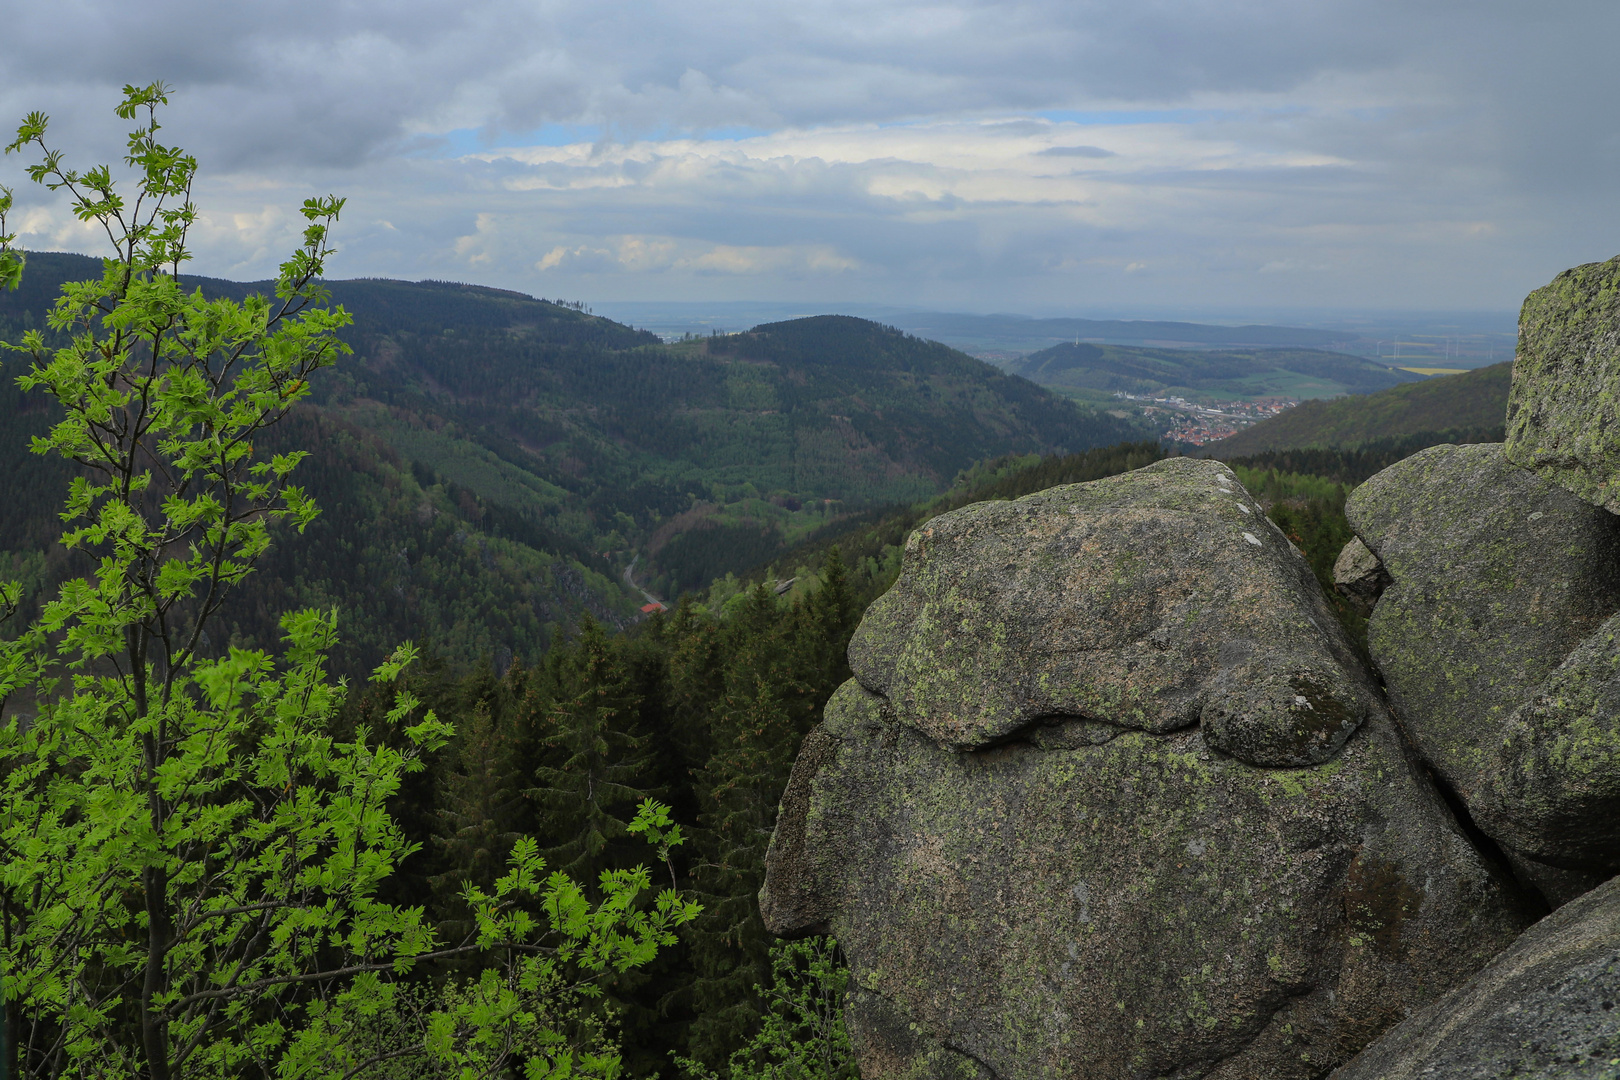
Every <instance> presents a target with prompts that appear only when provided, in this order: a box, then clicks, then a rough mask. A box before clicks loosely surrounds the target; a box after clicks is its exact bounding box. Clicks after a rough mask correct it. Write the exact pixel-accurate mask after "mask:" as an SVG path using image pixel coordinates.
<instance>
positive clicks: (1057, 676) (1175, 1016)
mask: <svg viewBox="0 0 1620 1080" xmlns="http://www.w3.org/2000/svg"><path fill="white" fill-rule="evenodd" d="M851 662H852V667H853V670H854V671H855V673H856V678H855V679H854V680H851V681H850V682H849V683H847V684H845V686H844V687H843V688H842V689H840V690H839V691H838V693H837V694H836V695H835V696H834V698H833V700H832V702H830V703H829V705H828V708H827V711H826V719H825V721H824V723H823V724H822V725H821V726H820V727H819V728H818V729H816V730H815V731H814V732H812V733H811V735H810V736H809V737H808V738H807V739H806V741H805V744H804V747H803V749H802V750H801V752H800V756H799V759H798V761H797V763H796V764H795V767H794V772H793V777H792V780H791V781H790V783H789V786H788V789H787V792H786V794H785V796H784V799H783V804H782V809H781V814H780V817H779V821H778V825H777V831H776V834H775V836H774V838H773V840H772V844H771V849H770V852H769V855H768V858H767V878H766V883H765V888H764V889H763V891H762V892H761V897H760V901H761V908H762V911H763V913H764V916H765V919H766V922H767V925H769V926H770V927H771V929H772V930H773V931H775V932H777V933H781V934H788V935H792V934H802V933H812V932H823V931H831V932H833V933H835V934H836V935H837V936H838V938H839V940H840V942H841V943H842V944H843V946H844V948H845V950H846V953H847V956H848V958H849V963H850V967H851V971H852V974H853V985H854V986H855V987H856V991H855V993H854V994H853V996H852V998H851V1000H850V1005H849V1013H848V1016H849V1022H850V1024H851V1028H852V1033H853V1036H854V1039H855V1042H856V1045H857V1051H858V1054H859V1056H860V1062H861V1069H862V1075H863V1076H865V1077H867V1078H868V1080H877V1078H880V1077H885V1078H887V1077H894V1078H900V1077H925V1076H930V1077H931V1076H949V1075H955V1076H963V1077H975V1076H977V1077H984V1078H986V1080H988V1078H989V1077H998V1078H1004V1080H1010V1078H1024V1077H1028V1078H1037V1077H1039V1078H1058V1077H1065V1078H1068V1077H1074V1078H1079V1077H1086V1078H1095V1080H1105V1078H1115V1077H1118V1078H1121V1080H1123V1078H1126V1077H1150V1076H1174V1077H1180V1078H1193V1077H1205V1076H1209V1077H1220V1078H1229V1080H1237V1078H1245V1080H1247V1078H1279V1080H1281V1078H1307V1077H1319V1076H1322V1075H1324V1074H1325V1073H1326V1072H1327V1071H1328V1070H1329V1069H1331V1068H1333V1067H1335V1066H1337V1065H1339V1064H1342V1063H1343V1062H1345V1061H1347V1060H1348V1059H1349V1058H1350V1057H1351V1056H1352V1055H1354V1053H1355V1052H1356V1051H1357V1050H1359V1049H1360V1048H1361V1047H1363V1046H1365V1045H1366V1044H1367V1043H1369V1042H1371V1041H1372V1040H1373V1039H1374V1038H1376V1037H1377V1036H1378V1035H1379V1034H1380V1033H1381V1032H1382V1031H1383V1030H1384V1029H1386V1028H1388V1027H1389V1026H1390V1025H1392V1024H1394V1023H1396V1022H1397V1021H1399V1020H1400V1019H1401V1018H1402V1017H1403V1016H1404V1015H1406V1014H1407V1013H1408V1012H1409V1011H1411V1010H1413V1009H1415V1008H1418V1007H1420V1006H1422V1005H1424V1004H1426V1003H1428V1002H1430V1001H1433V1000H1434V999H1435V998H1436V997H1438V996H1439V995H1440V994H1443V993H1444V992H1445V991H1446V990H1448V989H1449V988H1451V987H1452V986H1455V985H1457V984H1458V983H1460V982H1462V981H1463V980H1464V979H1466V978H1467V977H1468V976H1469V975H1471V974H1472V973H1473V972H1474V971H1476V970H1478V969H1479V968H1480V967H1481V966H1482V965H1483V964H1484V963H1486V962H1487V961H1488V960H1489V959H1490V958H1491V957H1492V956H1493V955H1495V954H1496V953H1497V952H1499V951H1500V950H1501V949H1502V948H1504V947H1505V946H1506V945H1507V944H1508V943H1509V942H1510V941H1511V940H1512V939H1513V937H1514V936H1515V934H1516V933H1517V932H1518V931H1519V930H1520V929H1521V928H1522V927H1523V926H1524V925H1525V922H1526V915H1525V913H1524V912H1523V911H1522V910H1521V909H1520V907H1519V905H1518V903H1517V900H1516V893H1515V891H1514V887H1513V886H1512V884H1511V882H1510V880H1509V879H1508V878H1507V876H1506V875H1505V874H1503V873H1502V872H1501V871H1500V870H1498V869H1497V868H1496V867H1494V866H1493V865H1492V864H1490V863H1489V862H1487V861H1486V860H1484V859H1483V858H1482V857H1481V856H1480V854H1479V853H1478V852H1477V851H1476V849H1475V848H1474V846H1473V845H1472V844H1471V843H1470V841H1469V840H1468V839H1467V837H1466V836H1465V835H1464V834H1463V832H1462V831H1461V830H1460V829H1459V827H1458V826H1457V824H1456V823H1455V822H1454V821H1453V819H1452V817H1451V815H1450V813H1449V812H1448V810H1447V809H1446V806H1445V804H1444V803H1443V801H1442V800H1441V799H1440V797H1439V796H1438V794H1437V793H1436V791H1435V790H1434V789H1433V788H1432V787H1431V786H1430V785H1429V783H1428V782H1427V780H1426V779H1425V778H1424V776H1423V775H1422V773H1421V770H1420V769H1419V768H1417V767H1416V766H1414V764H1413V762H1412V761H1411V760H1410V759H1409V756H1408V754H1407V752H1406V751H1405V749H1404V748H1403V745H1402V743H1401V741H1400V739H1399V737H1398V734H1397V732H1396V729H1395V727H1394V725H1393V724H1392V722H1391V720H1390V718H1389V715H1388V713H1387V712H1386V711H1385V709H1384V707H1383V705H1382V704H1381V700H1380V698H1379V696H1378V694H1377V693H1376V691H1375V690H1374V689H1373V687H1372V686H1371V685H1370V684H1369V682H1368V680H1367V678H1366V676H1365V674H1364V673H1363V672H1362V671H1361V670H1360V669H1359V668H1358V667H1357V666H1356V664H1355V662H1354V658H1353V653H1352V651H1351V649H1350V646H1349V645H1348V643H1347V641H1346V640H1345V638H1344V636H1343V634H1342V632H1341V631H1340V629H1339V627H1338V624H1337V623H1336V622H1335V621H1334V619H1333V618H1332V616H1331V614H1330V613H1329V610H1328V608H1327V605H1326V603H1325V600H1324V599H1323V597H1322V596H1321V594H1320V590H1319V589H1318V588H1317V586H1316V583H1315V580H1314V578H1313V577H1312V576H1311V574H1310V572H1309V570H1308V568H1307V567H1306V566H1305V564H1304V561H1303V559H1301V558H1300V557H1299V555H1298V554H1297V552H1295V551H1294V550H1293V549H1292V547H1291V546H1290V545H1289V544H1288V541H1287V539H1286V538H1285V537H1283V536H1282V534H1281V533H1280V532H1278V531H1277V530H1276V529H1274V528H1273V527H1272V526H1271V525H1270V523H1269V522H1267V521H1266V520H1265V518H1264V515H1263V514H1261V513H1260V512H1259V508H1258V507H1257V506H1255V505H1254V503H1253V502H1252V500H1250V499H1249V497H1248V495H1247V493H1246V492H1244V491H1243V489H1242V488H1241V486H1240V485H1238V484H1237V483H1236V481H1235V478H1234V477H1233V475H1232V474H1231V473H1230V471H1228V470H1227V469H1225V467H1224V466H1221V465H1219V464H1217V463H1214V462H1195V461H1187V460H1172V461H1167V462H1163V463H1160V464H1159V465H1156V466H1153V467H1150V468H1148V469H1144V470H1140V471H1138V472H1136V473H1133V474H1128V475H1126V476H1122V477H1116V478H1110V479H1108V480H1102V481H1097V482H1095V483H1092V484H1085V485H1076V486H1073V487H1066V488H1058V489H1053V490H1051V491H1048V492H1044V493H1041V494H1040V495H1036V496H1031V497H1029V498H1026V499H1021V500H1018V501H1016V502H1012V503H1002V504H989V505H985V506H978V507H969V508H966V509H965V510H963V511H957V512H955V513H953V514H949V515H945V516H943V517H941V518H938V519H936V520H935V521H934V522H931V523H930V524H929V526H927V527H925V528H924V529H922V530H919V532H918V534H917V535H915V536H914V537H913V538H912V539H911V541H910V542H909V543H908V545H907V551H906V557H905V564H904V567H903V569H902V573H901V578H900V581H899V582H898V583H897V585H896V586H895V588H894V590H892V591H891V593H890V594H889V595H888V596H887V597H885V598H884V599H883V600H881V601H880V602H879V603H878V604H877V605H874V607H873V609H872V610H871V612H869V613H868V616H867V619H866V621H865V622H864V623H863V625H862V627H861V630H860V631H859V633H858V634H857V637H856V640H855V642H854V643H853V644H852V646H851Z"/></svg>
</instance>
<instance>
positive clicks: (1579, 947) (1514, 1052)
mask: <svg viewBox="0 0 1620 1080" xmlns="http://www.w3.org/2000/svg"><path fill="white" fill-rule="evenodd" d="M1617 1012H1620V879H1615V880H1612V881H1610V882H1609V883H1608V884H1606V885H1603V886H1601V887H1600V888H1597V889H1594V890H1593V891H1591V892H1589V893H1587V894H1586V895H1585V896H1582V897H1581V898H1580V899H1579V900H1576V901H1573V902H1572V903H1569V904H1566V905H1565V906H1564V907H1562V908H1560V909H1559V910H1558V911H1556V912H1554V913H1553V914H1552V915H1551V916H1549V917H1548V918H1546V919H1543V920H1542V921H1541V922H1539V923H1537V924H1536V925H1535V926H1533V927H1531V928H1530V929H1529V930H1527V931H1526V932H1525V933H1524V935H1523V936H1522V937H1520V938H1519V940H1518V941H1516V942H1514V943H1513V946H1512V948H1510V949H1508V950H1507V951H1506V952H1504V953H1503V954H1502V955H1501V956H1499V957H1497V958H1496V959H1495V960H1493V961H1491V963H1490V964H1489V965H1487V966H1486V967H1485V969H1484V970H1482V971H1481V972H1480V973H1479V974H1478V975H1476V976H1474V977H1473V978H1472V979H1470V980H1469V981H1468V982H1467V983H1465V984H1463V985H1462V986H1460V987H1458V988H1457V989H1455V990H1453V991H1452V992H1451V993H1449V994H1447V995H1446V996H1445V997H1444V998H1442V999H1441V1000H1440V1001H1438V1002H1436V1003H1435V1004H1433V1005H1431V1006H1429V1007H1427V1008H1425V1009H1423V1010H1422V1011H1421V1012H1419V1013H1417V1014H1415V1015H1413V1016H1410V1017H1408V1018H1407V1019H1406V1020H1404V1021H1402V1022H1401V1023H1400V1024H1399V1025H1398V1026H1397V1027H1395V1028H1394V1029H1393V1030H1391V1031H1390V1032H1389V1033H1388V1034H1387V1035H1385V1036H1384V1037H1383V1038H1382V1039H1380V1040H1379V1041H1378V1042H1377V1043H1375V1044H1374V1045H1373V1046H1371V1047H1369V1048H1368V1049H1367V1050H1366V1051H1364V1052H1363V1053H1362V1054H1361V1056H1359V1057H1358V1058H1356V1060H1355V1061H1354V1062H1353V1063H1351V1064H1350V1065H1348V1066H1346V1067H1345V1068H1344V1069H1342V1070H1340V1071H1339V1072H1336V1073H1334V1074H1333V1078H1332V1080H1437V1078H1441V1077H1443V1078H1444V1080H1498V1078H1500V1077H1515V1078H1518V1080H1612V1078H1613V1077H1615V1076H1620V1017H1617V1016H1616V1013H1617Z"/></svg>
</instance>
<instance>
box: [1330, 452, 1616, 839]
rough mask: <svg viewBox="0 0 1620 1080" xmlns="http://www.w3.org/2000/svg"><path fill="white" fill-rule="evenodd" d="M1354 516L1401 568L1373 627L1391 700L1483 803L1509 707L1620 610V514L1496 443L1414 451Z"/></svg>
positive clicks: (1469, 796) (1426, 753)
mask: <svg viewBox="0 0 1620 1080" xmlns="http://www.w3.org/2000/svg"><path fill="white" fill-rule="evenodd" d="M1345 515H1346V517H1348V518H1349V520H1350V525H1351V527H1352V528H1353V529H1354V530H1355V531H1356V535H1357V536H1359V537H1360V538H1361V539H1362V540H1363V541H1364V542H1365V543H1366V544H1367V546H1368V547H1369V548H1370V549H1371V550H1372V551H1373V552H1374V553H1376V554H1377V556H1378V558H1379V559H1380V561H1381V562H1382V563H1383V565H1384V567H1385V568H1386V569H1387V570H1388V572H1389V574H1390V576H1391V579H1392V581H1391V584H1390V585H1389V586H1388V587H1387V588H1386V589H1385V590H1384V592H1383V595H1382V597H1381V598H1380V599H1379V601H1378V606H1377V608H1376V609H1374V611H1373V613H1372V618H1371V619H1370V620H1369V621H1368V624H1367V641H1368V646H1369V648H1370V650H1371V652H1372V657H1373V661H1374V662H1375V663H1376V664H1377V665H1378V670H1379V672H1380V673H1381V674H1382V675H1383V678H1384V686H1385V689H1386V691H1387V693H1388V695H1389V700H1390V703H1391V704H1392V705H1393V706H1394V708H1395V711H1396V713H1397V715H1399V716H1400V718H1401V721H1402V723H1403V724H1404V725H1405V728H1406V730H1407V732H1408V733H1409V734H1410V735H1411V737H1412V740H1413V741H1414V743H1415V744H1416V745H1417V748H1418V750H1419V751H1420V752H1421V753H1422V755H1423V758H1424V760H1425V761H1426V762H1428V763H1429V764H1430V765H1431V766H1432V767H1433V768H1434V769H1435V770H1436V771H1437V772H1438V773H1439V774H1440V775H1441V777H1443V778H1444V779H1445V781H1446V782H1447V783H1448V784H1450V785H1451V786H1452V787H1453V788H1454V789H1455V790H1456V791H1457V793H1458V794H1459V795H1460V796H1461V797H1462V799H1463V800H1464V802H1465V803H1467V804H1468V806H1469V807H1470V808H1474V807H1477V805H1478V804H1479V802H1480V799H1481V798H1482V796H1483V787H1482V778H1483V777H1484V775H1485V772H1486V771H1487V769H1489V768H1491V766H1492V761H1493V760H1494V754H1495V751H1496V747H1497V746H1498V744H1499V743H1500V740H1501V736H1502V730H1503V726H1504V725H1505V724H1506V723H1507V721H1508V718H1509V717H1510V716H1511V715H1512V714H1513V712H1514V711H1515V710H1516V709H1518V708H1519V707H1520V706H1521V705H1522V704H1523V703H1524V702H1525V701H1526V700H1527V699H1528V698H1529V697H1530V696H1531V695H1532V694H1534V693H1535V691H1536V689H1537V687H1539V686H1540V685H1541V683H1542V681H1543V680H1544V679H1546V678H1547V676H1549V675H1550V674H1552V672H1553V670H1554V669H1555V668H1557V667H1558V665H1559V664H1560V663H1562V662H1563V660H1564V658H1565V657H1566V656H1567V655H1568V654H1569V653H1570V651H1571V650H1572V649H1574V648H1575V646H1576V645H1578V644H1579V643H1580V642H1581V640H1582V639H1583V638H1585V637H1586V636H1587V635H1589V634H1591V633H1593V632H1594V631H1596V630H1597V628H1598V626H1599V625H1600V624H1601V623H1603V622H1604V620H1606V619H1607V618H1608V617H1609V616H1610V615H1612V614H1614V613H1615V611H1616V610H1620V518H1617V517H1615V516H1614V515H1612V514H1609V513H1607V512H1606V511H1603V510H1600V509H1598V508H1596V507H1594V506H1591V505H1590V504H1588V503H1586V502H1584V501H1582V500H1580V499H1578V498H1576V497H1575V496H1573V495H1571V494H1570V493H1569V492H1567V491H1565V490H1564V489H1563V488H1562V487H1560V486H1558V485H1557V484H1555V483H1553V482H1551V481H1549V480H1547V479H1545V478H1543V477H1541V476H1539V475H1538V474H1536V473H1533V472H1530V471H1529V470H1526V469H1522V468H1519V467H1518V466H1516V465H1514V464H1513V463H1512V462H1511V461H1509V460H1508V459H1507V457H1506V456H1505V454H1504V453H1503V449H1502V447H1501V446H1500V445H1499V444H1490V443H1483V444H1476V445H1470V446H1451V445H1445V446H1435V447H1430V448H1429V449H1427V450H1424V451H1421V452H1420V453H1417V454H1414V455H1413V456H1411V457H1409V458H1407V459H1405V460H1404V461H1401V462H1398V463H1396V464H1394V465H1392V466H1390V467H1389V468H1387V469H1385V470H1384V471H1383V472H1380V473H1379V474H1378V475H1376V476H1374V477H1373V478H1372V479H1370V480H1368V481H1367V482H1366V483H1365V484H1362V485H1361V486H1360V487H1359V488H1357V489H1356V491H1355V493H1354V494H1353V495H1351V497H1350V500H1349V502H1348V503H1347V504H1346V505H1345Z"/></svg>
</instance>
